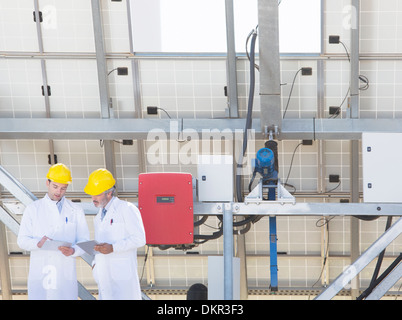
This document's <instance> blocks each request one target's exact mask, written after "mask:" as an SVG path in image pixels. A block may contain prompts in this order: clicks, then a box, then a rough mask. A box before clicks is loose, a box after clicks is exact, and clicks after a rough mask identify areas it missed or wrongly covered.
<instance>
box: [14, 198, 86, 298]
mask: <svg viewBox="0 0 402 320" xmlns="http://www.w3.org/2000/svg"><path fill="white" fill-rule="evenodd" d="M43 236H47V237H48V238H50V239H53V240H60V241H67V242H70V243H72V244H73V248H74V249H75V252H74V254H73V255H72V256H70V257H66V256H64V255H63V254H62V253H61V251H59V250H55V251H51V250H44V249H39V248H38V246H37V243H38V242H39V241H40V239H41V238H42V237H43ZM88 240H89V231H88V226H87V223H86V220H85V215H84V212H83V210H82V208H81V207H79V206H77V205H76V204H74V203H73V202H71V201H70V200H67V199H64V203H63V209H62V211H61V212H59V210H58V208H57V205H56V201H52V200H51V199H50V198H49V197H48V195H47V194H46V196H45V197H44V198H42V199H40V200H37V201H34V202H33V203H31V204H30V205H28V206H27V207H26V209H25V211H24V215H23V217H22V221H21V225H20V230H19V233H18V238H17V243H18V245H19V246H20V248H22V249H24V250H28V251H31V258H30V266H29V276H28V298H29V299H31V300H46V299H48V300H74V299H75V300H76V299H78V286H77V275H76V261H75V257H77V256H79V255H81V254H82V253H83V250H82V249H80V248H79V247H77V246H75V244H76V243H78V242H81V241H88Z"/></svg>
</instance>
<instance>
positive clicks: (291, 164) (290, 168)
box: [285, 142, 303, 185]
mask: <svg viewBox="0 0 402 320" xmlns="http://www.w3.org/2000/svg"><path fill="white" fill-rule="evenodd" d="M302 144H303V142H300V143H299V144H298V145H297V146H296V148H295V150H294V151H293V155H292V160H291V161H290V166H289V171H288V175H287V177H286V180H285V185H287V183H288V180H289V176H290V172H291V171H292V166H293V159H294V157H295V153H296V150H297V149H298V148H299V147H300V146H301V145H302Z"/></svg>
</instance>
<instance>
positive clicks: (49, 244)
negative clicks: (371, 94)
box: [41, 240, 71, 250]
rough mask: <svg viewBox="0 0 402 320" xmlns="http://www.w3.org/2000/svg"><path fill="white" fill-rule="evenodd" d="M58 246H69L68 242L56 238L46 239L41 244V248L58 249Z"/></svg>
mask: <svg viewBox="0 0 402 320" xmlns="http://www.w3.org/2000/svg"><path fill="white" fill-rule="evenodd" d="M59 247H71V243H70V242H66V241H58V240H46V241H45V243H44V244H43V246H42V248H41V249H43V250H59Z"/></svg>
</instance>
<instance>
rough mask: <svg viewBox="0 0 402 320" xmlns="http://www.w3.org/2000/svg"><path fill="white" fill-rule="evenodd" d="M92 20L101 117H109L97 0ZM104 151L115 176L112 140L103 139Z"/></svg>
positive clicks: (103, 50) (99, 6) (107, 165)
mask: <svg viewBox="0 0 402 320" xmlns="http://www.w3.org/2000/svg"><path fill="white" fill-rule="evenodd" d="M91 7H92V20H93V27H94V37H95V50H96V64H97V70H98V86H99V96H100V105H101V115H102V118H103V119H109V118H110V116H111V114H110V95H109V85H108V80H107V74H108V72H107V63H106V54H105V44H104V36H103V24H102V12H101V4H100V1H99V0H91ZM103 146H104V151H105V164H106V168H107V169H108V170H109V171H110V172H111V173H112V174H113V175H114V176H115V175H116V165H115V155H114V144H113V140H105V141H104V142H103Z"/></svg>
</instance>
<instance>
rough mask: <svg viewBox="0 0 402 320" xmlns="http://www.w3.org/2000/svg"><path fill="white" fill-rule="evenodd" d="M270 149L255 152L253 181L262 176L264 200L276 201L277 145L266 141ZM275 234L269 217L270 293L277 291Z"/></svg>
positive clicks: (274, 221)
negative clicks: (264, 192)
mask: <svg viewBox="0 0 402 320" xmlns="http://www.w3.org/2000/svg"><path fill="white" fill-rule="evenodd" d="M267 144H268V146H271V147H272V149H274V151H272V150H271V149H270V148H261V149H260V150H258V151H257V154H256V159H255V160H254V163H253V165H254V173H253V179H254V177H255V175H256V173H257V172H258V173H259V174H260V175H261V176H262V178H261V179H262V190H267V194H268V196H267V198H266V199H264V200H268V201H275V200H276V188H277V186H278V170H277V163H275V160H276V159H277V154H275V153H277V148H276V146H277V144H276V142H274V141H267V142H266V144H265V145H266V146H267ZM277 240H278V239H277V233H276V217H269V245H270V247H269V248H270V249H269V250H270V255H269V256H270V272H271V291H278V256H277Z"/></svg>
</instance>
